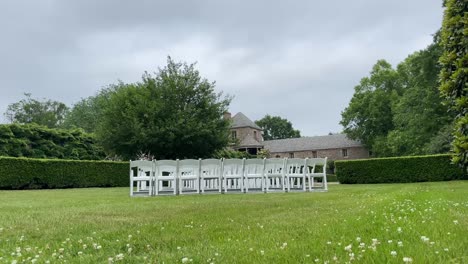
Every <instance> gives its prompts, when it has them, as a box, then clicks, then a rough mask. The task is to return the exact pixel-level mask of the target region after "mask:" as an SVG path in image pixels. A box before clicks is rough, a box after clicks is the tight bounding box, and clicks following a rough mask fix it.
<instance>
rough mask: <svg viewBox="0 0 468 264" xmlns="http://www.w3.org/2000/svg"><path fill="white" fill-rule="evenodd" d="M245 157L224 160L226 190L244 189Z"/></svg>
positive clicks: (241, 190)
mask: <svg viewBox="0 0 468 264" xmlns="http://www.w3.org/2000/svg"><path fill="white" fill-rule="evenodd" d="M244 160H245V159H224V160H223V185H224V192H225V193H227V192H228V191H240V192H243V191H244V184H243V177H244V176H243V174H244Z"/></svg>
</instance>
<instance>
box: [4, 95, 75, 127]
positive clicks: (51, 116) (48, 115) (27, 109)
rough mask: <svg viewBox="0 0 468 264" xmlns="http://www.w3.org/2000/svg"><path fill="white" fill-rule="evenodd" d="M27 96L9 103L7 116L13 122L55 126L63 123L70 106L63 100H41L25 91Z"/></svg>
mask: <svg viewBox="0 0 468 264" xmlns="http://www.w3.org/2000/svg"><path fill="white" fill-rule="evenodd" d="M24 95H25V97H26V98H24V99H21V100H20V101H19V102H16V103H13V104H10V105H8V108H7V110H6V112H5V114H4V115H5V117H6V119H7V120H8V121H10V122H11V123H19V124H31V123H35V124H38V125H43V126H47V127H49V128H55V127H59V126H61V125H62V123H63V121H64V120H65V116H66V115H67V113H68V111H69V108H68V107H67V106H66V105H65V104H64V103H61V102H58V101H53V100H43V101H39V100H37V99H34V98H32V97H31V94H29V93H25V94H24Z"/></svg>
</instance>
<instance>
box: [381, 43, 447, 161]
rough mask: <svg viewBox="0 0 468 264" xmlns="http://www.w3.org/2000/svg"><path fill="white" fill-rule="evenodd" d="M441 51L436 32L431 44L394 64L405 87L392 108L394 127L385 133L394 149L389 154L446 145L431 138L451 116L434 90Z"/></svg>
mask: <svg viewBox="0 0 468 264" xmlns="http://www.w3.org/2000/svg"><path fill="white" fill-rule="evenodd" d="M441 53H442V50H441V48H440V45H439V43H438V34H436V35H435V38H434V43H433V44H431V45H429V46H428V47H427V48H426V49H424V50H421V51H417V52H415V53H413V54H411V55H410V56H408V57H407V58H406V59H405V60H404V61H403V62H402V63H400V64H399V65H398V70H397V71H398V74H399V75H400V78H401V79H402V80H401V82H402V84H403V87H405V89H404V93H403V95H402V96H401V97H400V98H399V99H398V102H397V103H396V104H395V105H394V108H393V110H394V117H393V123H394V125H395V129H394V131H392V133H389V136H388V137H389V145H391V147H393V148H394V151H393V152H392V154H393V155H418V154H427V153H434V152H435V153H442V152H446V150H447V149H446V147H444V145H446V144H441V143H442V142H440V140H441V139H443V137H439V141H437V142H436V141H432V139H434V138H435V137H438V136H440V133H439V132H440V131H441V130H444V129H445V127H446V126H447V125H449V124H450V123H451V122H452V120H453V118H454V117H453V115H452V114H451V113H450V112H449V111H448V110H449V109H448V107H447V106H445V105H443V104H442V101H443V100H442V98H441V96H440V93H439V91H438V86H439V83H438V77H437V75H438V73H439V72H440V65H439V63H438V59H439V57H440V55H441ZM445 139H449V138H447V137H445ZM446 143H447V144H448V143H449V142H446ZM431 144H435V145H431ZM398 145H399V146H398ZM437 146H438V147H439V148H438V147H437Z"/></svg>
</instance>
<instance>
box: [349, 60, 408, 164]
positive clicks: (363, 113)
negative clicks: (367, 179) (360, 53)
mask: <svg viewBox="0 0 468 264" xmlns="http://www.w3.org/2000/svg"><path fill="white" fill-rule="evenodd" d="M401 90H402V87H401V84H400V82H399V76H398V74H397V72H396V71H395V70H394V69H393V68H392V66H391V65H390V64H389V63H388V62H386V61H385V60H379V61H378V62H377V63H376V64H375V65H374V67H373V68H372V71H371V74H370V77H364V78H362V79H361V82H360V84H359V85H357V86H356V87H355V88H354V95H353V97H352V98H351V102H350V103H349V105H348V107H346V108H345V110H344V111H343V112H342V113H341V116H342V119H341V122H340V124H341V125H343V127H344V132H345V133H346V134H347V135H348V137H350V138H352V139H355V140H360V141H361V142H362V143H363V144H364V145H366V146H367V147H369V148H370V149H371V150H372V151H373V152H374V153H375V154H376V155H379V152H380V151H381V150H379V149H375V148H374V147H373V145H374V142H375V141H376V140H377V139H378V138H380V137H382V136H384V137H385V136H386V135H387V134H388V132H389V131H391V130H392V129H393V128H394V124H393V111H392V105H393V104H394V102H395V101H396V100H397V99H398V97H399V96H400V94H401Z"/></svg>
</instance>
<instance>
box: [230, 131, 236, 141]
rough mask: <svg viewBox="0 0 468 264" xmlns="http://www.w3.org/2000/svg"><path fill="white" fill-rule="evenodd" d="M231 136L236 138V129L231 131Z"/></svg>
mask: <svg viewBox="0 0 468 264" xmlns="http://www.w3.org/2000/svg"><path fill="white" fill-rule="evenodd" d="M231 138H232V139H236V138H237V131H231Z"/></svg>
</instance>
